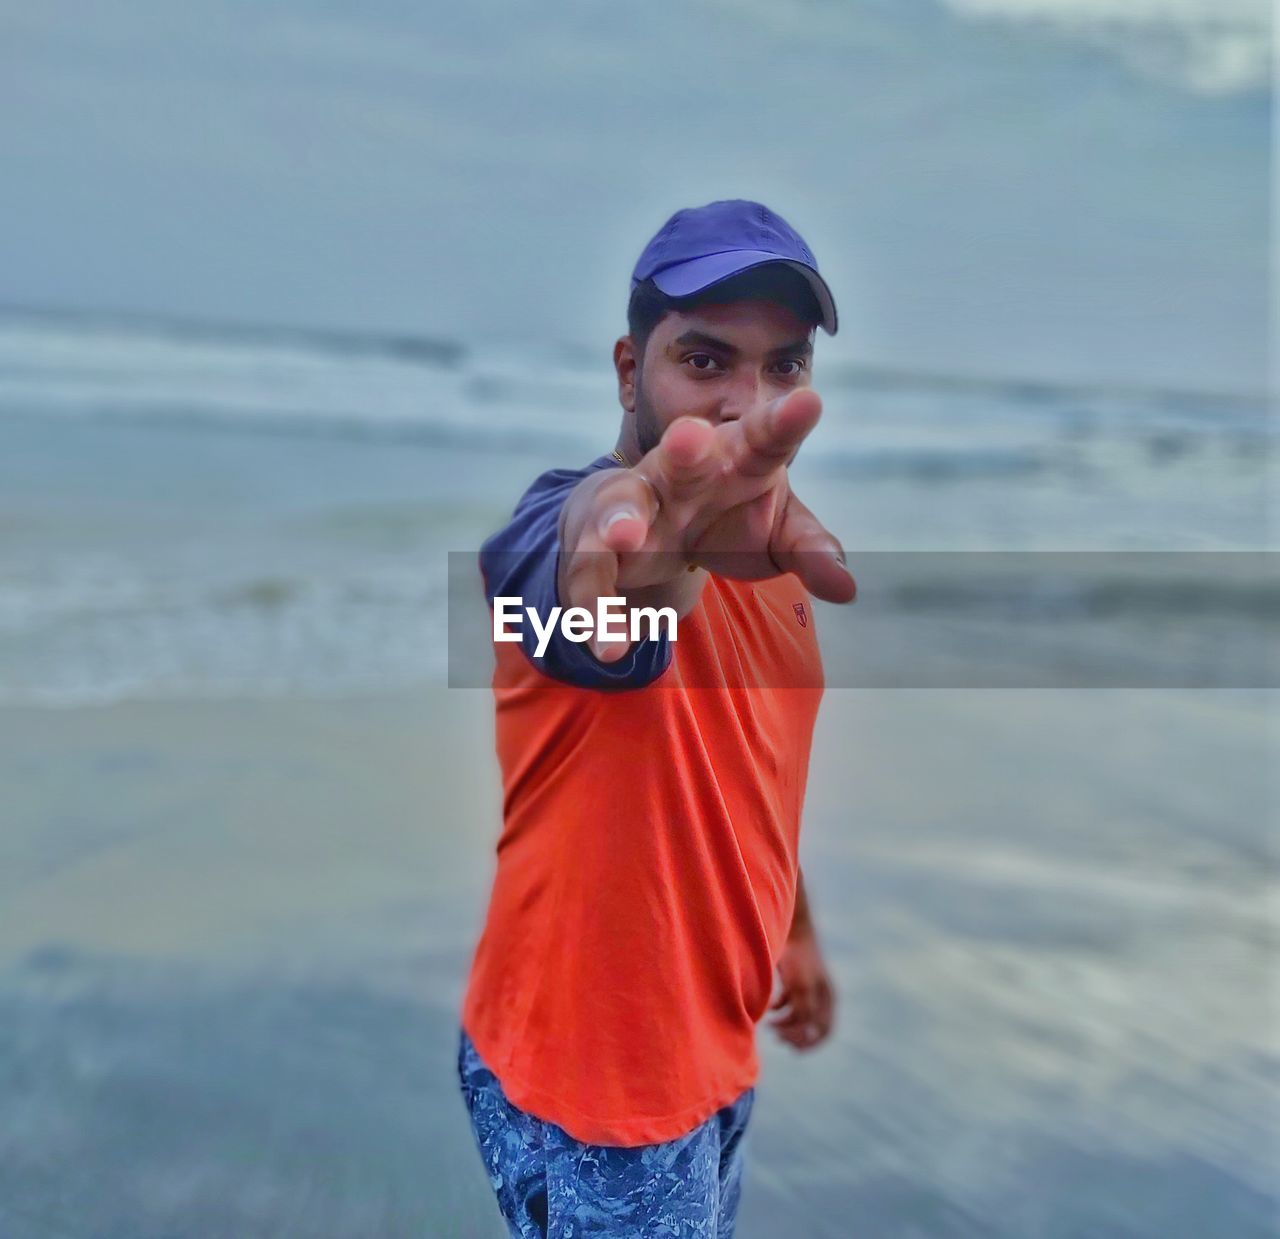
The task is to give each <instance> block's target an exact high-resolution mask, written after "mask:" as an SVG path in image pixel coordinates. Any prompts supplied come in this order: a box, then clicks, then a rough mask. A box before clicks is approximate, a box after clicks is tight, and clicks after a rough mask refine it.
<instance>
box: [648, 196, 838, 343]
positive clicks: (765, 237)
mask: <svg viewBox="0 0 1280 1239" xmlns="http://www.w3.org/2000/svg"><path fill="white" fill-rule="evenodd" d="M766 263H781V264H782V265H783V266H786V267H791V268H792V269H793V270H795V271H798V272H799V273H800V274H801V275H802V276H803V277H804V278H805V280H806V281H807V282H808V285H809V287H810V288H811V289H812V290H813V295H814V296H815V297H816V298H817V299H818V306H819V308H820V309H821V311H822V328H823V330H824V331H825V332H826V333H827V335H829V336H833V335H835V334H836V303H835V298H834V297H832V295H831V290H830V289H829V288H828V287H827V284H826V281H825V280H824V279H823V278H822V276H820V275H819V274H818V263H817V260H816V259H815V258H814V256H813V251H812V250H811V249H810V248H809V247H808V246H807V245H806V244H805V243H804V239H803V238H802V237H801V236H800V234H799V233H798V232H796V230H795V229H794V228H792V227H791V225H790V224H788V223H787V221H786V220H785V219H783V218H782V216H781V215H776V214H775V213H774V212H773V211H771V210H769V208H768V207H767V206H764V205H762V204H761V203H759V202H748V201H746V200H745V199H742V198H730V199H726V200H724V201H721V202H709V203H707V205H706V206H700V207H686V208H685V209H684V210H682V211H677V212H676V213H675V214H674V215H673V216H672V217H671V218H670V219H669V220H667V222H666V223H665V224H663V225H662V227H661V228H659V229H658V232H657V234H656V235H655V236H654V238H653V240H652V241H650V242H649V244H648V245H646V246H645V247H644V253H643V254H641V255H640V259H639V261H638V262H637V263H636V265H635V270H634V271H632V273H631V287H632V289H633V290H634V289H635V287H636V285H638V284H643V283H644V281H645V280H648V279H652V280H653V282H654V283H655V284H656V285H657V286H658V287H659V288H660V289H661V290H662V291H663V292H664V293H666V294H667V296H669V297H687V296H689V295H690V294H692V293H699V292H702V290H703V289H704V288H710V287H711V286H712V285H713V284H719V283H720V282H721V280H727V279H728V278H729V277H730V276H734V275H738V274H739V273H740V272H742V271H749V270H750V269H751V268H752V267H762V266H764V265H765V264H766Z"/></svg>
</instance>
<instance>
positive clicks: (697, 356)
mask: <svg viewBox="0 0 1280 1239" xmlns="http://www.w3.org/2000/svg"><path fill="white" fill-rule="evenodd" d="M685 361H686V362H688V363H689V364H690V365H691V366H692V367H693V368H694V369H695V370H697V371H698V372H699V373H700V374H708V373H710V372H711V371H712V370H714V369H716V359H715V358H714V357H712V356H711V354H710V353H690V354H689V356H688V357H686V358H685Z"/></svg>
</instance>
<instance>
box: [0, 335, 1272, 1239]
mask: <svg viewBox="0 0 1280 1239" xmlns="http://www.w3.org/2000/svg"><path fill="white" fill-rule="evenodd" d="M429 344H430V342H419V343H418V344H417V345H415V346H414V347H412V348H409V347H408V345H406V343H405V342H404V341H401V340H396V341H390V342H383V343H381V344H380V343H379V342H378V341H377V340H376V339H375V340H372V341H370V340H362V341H360V342H359V347H358V348H357V347H355V346H353V345H351V344H350V342H346V343H343V342H342V341H338V342H336V343H335V342H334V341H333V340H331V339H328V338H324V339H313V338H309V337H305V336H302V337H299V336H297V335H288V336H286V337H285V338H280V337H279V336H278V335H277V336H257V335H254V334H253V333H252V332H251V331H250V332H241V333H238V334H234V333H233V334H224V335H222V336H219V335H218V334H217V333H216V332H214V333H204V334H194V335H193V334H192V333H191V332H190V331H189V330H187V329H185V328H182V327H181V326H180V325H173V326H164V327H163V329H162V328H161V327H158V326H156V325H155V324H150V325H139V324H137V323H131V322H115V321H108V322H102V321H99V320H93V321H89V322H82V321H79V320H76V319H68V320H66V321H63V320H56V321H54V320H46V319H15V320H9V319H4V318H3V316H0V786H2V787H3V788H4V799H3V807H2V809H0V818H2V821H3V829H2V830H0V1081H2V1082H3V1085H2V1087H3V1096H4V1099H5V1121H4V1123H2V1124H0V1235H3V1236H4V1239H45V1237H47V1236H55V1237H65V1236H74V1237H77V1239H79V1237H84V1239H90V1237H92V1239H104V1237H117V1236H118V1237H119V1239H138V1237H140V1236H157V1237H159V1236H172V1235H179V1234H180V1235H183V1236H192V1237H202V1236H209V1237H211V1239H212V1237H214V1236H225V1235H230V1234H233V1235H237V1236H254V1235H268V1234H270V1235H276V1234H287V1235H305V1236H308V1237H313V1236H314V1237H316V1239H329V1237H334V1239H337V1237H342V1236H369V1235H380V1236H399V1235H405V1236H409V1235H413V1236H422V1235H426V1236H441V1237H444V1239H453V1237H457V1239H473V1237H474V1239H499V1237H500V1236H501V1235H502V1234H503V1233H504V1230H503V1226H502V1223H501V1221H500V1218H499V1215H498V1211H497V1208H496V1205H495V1202H494V1200H493V1194H492V1192H491V1190H490V1187H489V1185H488V1182H487V1180H486V1177H485V1173H484V1169H483V1166H482V1164H481V1161H480V1158H479V1156H478V1154H477V1151H476V1149H475V1147H474V1145H473V1143H472V1136H471V1132H470V1128H469V1126H468V1122H467V1116H466V1113H465V1109H464V1107H463V1104H462V1100H461V1097H460V1095H459V1092H458V1088H457V1083H456V1080H455V1076H454V1057H455V1054H456V1049H457V1031H458V1030H457V1018H458V1011H459V1008H460V1004H461V997H462V992H463V987H464V984H465V980H466V972H467V967H468V965H469V962H470V956H471V952H472V950H473V949H474V945H475V942H476V938H477V935H478V933H479V931H480V927H481V925H482V923H483V917H484V913H485V903H486V899H487V896H488V885H489V881H490V879H491V876H492V872H493V864H494V845H495V843H496V841H497V838H498V831H499V826H500V809H501V805H500V789H499V781H498V767H497V762H496V759H495V756H494V753H493V720H492V702H491V698H490V694H489V692H488V690H487V689H486V688H484V687H471V688H464V687H452V688H451V687H449V686H448V685H449V682H450V681H449V678H448V673H449V661H450V660H449V647H450V645H451V640H450V638H449V634H448V620H449V616H450V593H451V590H455V589H457V588H466V585H465V579H469V580H470V588H471V589H472V590H473V591H474V596H473V597H471V603H472V604H473V605H474V604H475V602H476V599H477V598H478V597H479V590H480V582H479V576H478V573H474V574H472V573H469V572H464V573H463V577H464V584H463V585H462V586H458V585H457V584H456V583H454V582H451V581H450V580H449V570H448V569H449V566H450V563H451V562H458V563H461V564H462V567H463V568H464V569H466V568H467V566H468V564H469V563H473V562H474V561H473V558H472V557H473V556H474V555H475V552H476V551H477V550H478V548H479V545H480V542H481V540H482V539H483V538H484V537H485V536H486V535H487V534H488V533H490V532H492V531H493V530H494V529H496V528H497V527H498V526H499V525H500V524H501V523H502V522H503V521H504V520H505V519H506V517H507V516H508V515H509V513H510V512H511V509H512V508H513V507H514V505H515V502H516V500H517V499H518V498H519V496H520V494H521V493H522V492H523V490H524V488H525V487H526V486H527V485H528V484H529V483H530V482H531V481H532V480H533V478H534V477H536V476H537V475H538V473H540V472H541V471H542V470H544V469H549V468H552V467H556V466H560V467H564V466H574V467H580V466H581V465H583V464H585V463H587V462H589V461H590V460H592V459H594V458H596V457H597V456H599V455H601V454H602V453H604V452H607V450H608V447H609V446H610V445H611V443H612V433H613V430H614V427H615V425H616V416H617V411H616V397H615V396H614V394H613V392H612V390H611V386H610V382H611V380H610V375H609V374H608V372H607V369H602V367H601V366H600V365H599V364H597V362H596V361H587V360H584V358H583V357H582V356H581V355H570V354H557V353H555V352H554V351H552V352H548V353H545V354H536V353H532V352H531V353H529V354H527V355H511V356H497V357H494V356H491V355H486V356H484V357H473V356H471V355H470V354H468V353H467V351H466V349H465V348H462V347H461V346H457V347H452V346H446V344H442V343H439V342H437V343H436V344H435V345H433V346H430V347H428V345H429ZM821 387H822V391H823V395H824V400H825V401H826V411H825V412H824V421H823V423H822V425H821V426H820V428H819V431H818V432H815V435H814V442H813V444H812V447H813V450H812V452H810V451H809V448H810V445H809V444H806V447H805V456H804V459H803V460H802V461H801V460H798V461H797V463H796V468H795V471H794V474H795V477H796V479H797V482H796V484H797V487H798V488H799V487H803V494H804V495H805V497H806V500H807V501H808V502H809V503H810V505H811V506H812V507H813V508H814V510H815V511H817V512H820V513H821V514H822V515H823V516H824V518H825V519H827V520H828V522H829V523H830V524H831V526H832V528H834V529H837V530H838V531H839V532H840V534H841V537H842V538H843V540H844V543H845V546H846V548H848V549H849V551H850V562H851V564H852V565H853V567H854V571H855V575H856V576H858V579H859V586H860V598H859V602H858V603H857V604H856V605H855V607H854V608H853V609H852V610H851V611H850V613H849V615H850V617H851V618H849V619H848V620H847V622H843V623H838V622H837V617H836V615H835V612H834V610H833V608H831V607H829V606H827V605H826V604H818V605H817V606H815V608H814V618H815V622H816V625H817V631H818V634H819V638H820V640H822V641H823V642H824V659H825V660H826V663H827V666H828V667H829V669H830V671H831V677H830V678H829V680H828V691H827V694H826V697H825V698H824V701H823V705H822V712H821V714H820V717H819V720H818V725H817V730H816V736H815V747H814V752H813V762H812V769H811V772H810V779H809V785H808V795H807V800H806V806H805V813H804V820H803V826H802V833H801V857H800V859H801V863H802V865H803V867H804V872H805V878H806V886H807V889H808V891H809V894H810V899H811V902H812V905H813V911H814V916H815V920H816V924H817V928H818V933H819V937H820V941H821V943H822V945H823V949H824V951H825V954H826V958H827V961H828V964H829V966H830V968H831V971H832V973H833V976H834V978H835V981H836V985H837V990H838V996H837V1014H836V1026H835V1029H834V1032H833V1034H832V1036H831V1038H830V1039H829V1040H828V1041H827V1042H826V1043H825V1044H823V1045H822V1046H821V1047H819V1048H818V1049H817V1050H815V1051H813V1052H812V1053H808V1054H799V1053H796V1052H795V1051H793V1050H791V1049H790V1048H789V1047H786V1046H784V1045H782V1044H781V1043H779V1042H777V1041H776V1040H775V1038H774V1037H773V1035H772V1033H771V1032H770V1031H769V1029H768V1027H767V1024H766V1025H765V1026H762V1027H761V1029H760V1046H761V1056H762V1070H761V1076H760V1080H759V1083H758V1100H757V1105H756V1108H755V1111H754V1115H753V1119H752V1125H751V1128H750V1129H749V1133H748V1137H747V1140H748V1153H747V1169H746V1178H745V1183H744V1189H743V1199H742V1209H741V1214H740V1224H739V1229H738V1235H739V1237H740V1239H774V1237H776V1236H778V1235H782V1234H786V1235H796V1236H805V1237H806V1239H848V1236H850V1235H851V1234H853V1235H867V1236H871V1237H873V1239H880V1237H882V1236H883V1237H888V1239H896V1237H898V1236H923V1237H928V1239H939V1237H941V1239H950V1237H952V1236H957V1237H960V1236H974V1237H977V1236H982V1237H984V1239H989V1237H993V1236H994V1237H997V1239H1004V1237H1007V1239H1026V1237H1028V1236H1044V1237H1046V1239H1068V1237H1074V1236H1080V1235H1090V1236H1092V1235H1106V1236H1135V1237H1138V1236H1140V1237H1143V1239H1148V1237H1149V1239H1180V1237H1183V1236H1185V1237H1186V1239H1204V1237H1205V1236H1214V1239H1218V1237H1228V1239H1235V1237H1237V1236H1238V1237H1243V1239H1248V1237H1252V1236H1259V1237H1260V1236H1263V1235H1270V1234H1273V1233H1275V1222H1276V1218H1277V1192H1276V1183H1275V1176H1274V1166H1275V1164H1276V1155H1277V1153H1278V1152H1280V1144H1278V1142H1277V1131H1280V1123H1278V1121H1277V1120H1278V1119H1280V1093H1278V1082H1280V1060H1278V1057H1277V1036H1276V1030H1277V1020H1276V1016H1277V1009H1276V990H1275V984H1274V980H1273V977H1274V963H1275V945H1276V936H1275V924H1276V920H1275V917H1276V889H1275V874H1276V868H1275V823H1276V820H1277V818H1276V807H1277V803H1276V794H1275V791H1276V789H1275V786H1274V783H1273V782H1270V781H1269V779H1270V777H1271V776H1270V770H1271V767H1272V766H1273V765H1274V758H1275V747H1276V746H1275V739H1276V737H1275V734H1274V713H1275V705H1276V699H1275V698H1276V689H1275V687H1274V685H1275V682H1276V681H1275V678H1274V675H1271V676H1270V678H1268V675H1269V673H1267V672H1266V669H1265V668H1264V667H1261V666H1258V667H1257V669H1256V675H1254V663H1253V661H1252V655H1251V653H1250V651H1251V650H1255V649H1258V648H1263V647H1265V646H1266V643H1268V642H1271V643H1272V646H1271V648H1274V646H1273V634H1274V623H1275V619H1276V617H1277V593H1276V587H1275V586H1274V584H1271V583H1269V581H1267V580H1254V579H1253V574H1252V569H1251V566H1250V565H1251V564H1252V562H1253V561H1251V560H1245V559H1243V558H1240V557H1236V558H1232V556H1233V555H1236V553H1238V552H1250V553H1255V554H1256V553H1259V552H1264V551H1267V550H1268V549H1269V547H1270V545H1271V544H1270V542H1269V541H1268V530H1267V525H1266V496H1267V481H1268V476H1269V472H1268V471H1269V469H1270V468H1271V467H1272V465H1273V463H1274V459H1275V439H1274V433H1273V430H1271V429H1268V428H1267V423H1266V417H1265V409H1263V408H1261V407H1260V406H1258V405H1257V403H1256V402H1254V403H1250V402H1249V401H1247V400H1232V399H1227V398H1221V399H1218V398H1211V397H1209V396H1204V395H1201V396H1197V397H1191V396H1179V397H1174V396H1171V395H1169V394H1167V393H1165V394H1161V393H1152V392H1147V393H1133V392H1128V393H1126V392H1119V391H1112V390H1103V389H1098V390H1091V391H1083V390H1072V389H1052V388H1048V387H1028V386H1027V385H1016V384H1004V385H1001V384H999V383H991V384H986V385H982V384H973V383H968V384H966V383H946V382H941V381H938V380H927V381H926V380H923V379H921V380H917V381H909V380H907V379H904V378H902V377H901V376H899V377H898V378H893V379H890V378H887V377H886V376H884V375H880V376H875V375H871V376H868V375H860V374H857V373H853V372H839V371H836V372H833V373H832V374H831V375H829V376H826V378H825V379H824V380H823V382H822V384H821ZM1007 551H1016V552H1019V553H1029V554H1033V555H1035V556H1037V557H1043V564H1044V565H1045V572H1046V574H1047V575H1046V580H1047V584H1048V586H1051V588H1044V589H1041V590H1039V592H1035V591H1033V592H1032V594H1030V595H1028V594H1027V593H1026V592H1025V590H1024V589H1023V586H1024V585H1025V580H1023V579H1022V578H1016V577H1010V576H1008V574H1006V575H1005V576H1000V575H999V572H1000V571H1003V569H1002V568H1001V567H1000V565H1001V564H1003V563H1004V562H1005V561H1003V560H1000V561H999V562H997V560H996V559H994V558H992V557H991V556H990V555H988V553H989V552H1007ZM1059 551H1074V552H1080V553H1085V554H1087V555H1089V556H1097V557H1099V558H1097V559H1093V558H1089V559H1087V560H1086V561H1085V566H1086V568H1087V569H1088V572H1086V573H1085V574H1084V576H1083V577H1081V579H1080V580H1079V581H1074V582H1073V581H1072V580H1070V579H1067V578H1066V577H1062V576H1060V575H1058V572H1059V569H1058V564H1059V562H1060V561H1058V560H1056V559H1054V558H1053V556H1054V555H1055V554H1056V553H1057V552H1059ZM1179 551H1196V552H1200V553H1202V555H1201V557H1200V558H1198V559H1194V560H1191V559H1182V558H1179V557H1178V556H1177V554H1176V552H1179ZM898 552H902V553H904V554H909V555H915V554H917V553H919V552H929V553H931V554H932V555H934V556H935V558H933V559H924V560H916V559H911V558H902V557H898V558H895V559H893V560H892V561H886V560H883V559H878V558H877V556H881V555H884V554H890V555H896V554H897V553H898ZM1116 552H1126V553H1129V552H1141V553H1142V554H1144V555H1146V554H1149V555H1150V556H1151V558H1149V559H1147V560H1144V561H1143V563H1142V565H1140V566H1142V567H1144V570H1145V569H1149V570H1150V572H1151V573H1152V574H1153V575H1151V576H1150V577H1149V578H1143V579H1141V580H1140V579H1138V577H1137V575H1136V574H1134V573H1131V572H1129V570H1128V568H1127V567H1126V565H1127V563H1128V561H1122V560H1120V559H1117V558H1116V557H1115V554H1114V553H1116ZM1169 552H1173V553H1175V554H1166V553H1169ZM973 553H978V554H979V555H981V556H985V557H986V558H983V559H981V560H980V561H975V560H973V559H970V558H965V556H967V555H971V554H973ZM1219 553H1221V554H1219ZM1037 562H1040V560H1039V559H1038V560H1037ZM1225 562H1229V563H1230V564H1231V565H1233V566H1234V568H1235V569H1236V572H1237V576H1238V575H1239V571H1240V569H1241V568H1243V570H1244V573H1245V578H1246V579H1243V580H1235V579H1233V578H1230V577H1229V575H1227V576H1224V575H1223V574H1222V573H1221V572H1220V571H1219V568H1218V567H1217V566H1215V565H1220V564H1221V563H1225ZM975 563H977V564H978V566H979V568H980V569H981V571H980V572H979V573H978V574H977V575H976V576H975V574H974V572H973V570H972V569H973V567H974V564H975ZM881 564H884V565H885V566H884V568H882V567H881V566H880V565H881ZM921 564H923V565H924V566H923V567H921V566H920V565H921ZM1097 565H1101V568H1102V570H1103V576H1105V577H1107V578H1108V580H1102V582H1101V584H1099V580H1100V579H1101V578H1098V579H1095V578H1094V577H1090V576H1089V572H1093V570H1094V567H1095V566H1097ZM1264 567H1265V565H1264ZM890 570H892V571H890ZM894 573H896V574H897V578H896V579H897V580H898V584H897V585H896V586H895V587H894V589H886V588H884V583H885V580H886V579H888V578H889V577H891V576H892V575H893V574H894ZM1125 573H1128V575H1124V574H1125ZM913 574H914V575H913ZM1118 574H1119V575H1121V576H1123V579H1122V580H1121V585H1122V586H1123V588H1120V589H1117V588H1116V587H1115V580H1116V579H1117V576H1118ZM1197 574H1199V575H1197ZM1108 581H1110V583H1108ZM1224 582H1225V584H1224ZM859 608H862V610H861V611H860V610H859ZM1183 615H1191V616H1193V617H1200V618H1201V619H1202V620H1203V621H1204V623H1203V625H1202V626H1201V627H1200V628H1198V629H1196V630H1195V632H1193V633H1190V634H1182V638H1180V639H1179V640H1173V639H1172V636H1171V634H1174V635H1176V630H1175V628H1174V627H1173V622H1174V620H1176V619H1178V618H1179V617H1181V616H1183ZM1072 625H1075V626H1074V627H1072ZM1183 638H1185V639H1183ZM1192 638H1194V639H1192ZM890 647H891V648H890ZM886 651H888V653H889V654H891V657H888V656H887V654H886ZM1241 651H1243V653H1241ZM877 660H879V661H877ZM1135 668H1136V669H1138V670H1139V671H1140V673H1141V674H1140V675H1136V676H1135V675H1133V674H1131V673H1133V672H1134V669H1135ZM868 670H870V671H871V672H877V673H878V674H880V679H879V680H877V677H876V675H875V674H866V673H867V672H868ZM914 672H920V673H921V674H918V675H914V676H913V675H912V674H908V673H914ZM1038 677H1039V678H1038ZM1126 677H1129V678H1126ZM1036 683H1040V684H1041V685H1042V686H1041V687H1033V686H1032V685H1033V684H1036ZM1073 684H1074V685H1078V686H1077V687H1073ZM1136 684H1147V685H1164V686H1165V687H1160V688H1152V687H1149V688H1146V689H1139V688H1137V687H1134V685H1136ZM962 685H963V686H962ZM1046 685H1047V686H1046ZM1192 685H1200V687H1191V686H1192ZM1233 685H1236V687H1232V686H1233ZM1268 685H1271V687H1268ZM647 759H648V757H647V755H644V754H638V755H637V760H638V761H641V760H647ZM676 1052H678V1048H677V1051H676Z"/></svg>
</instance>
